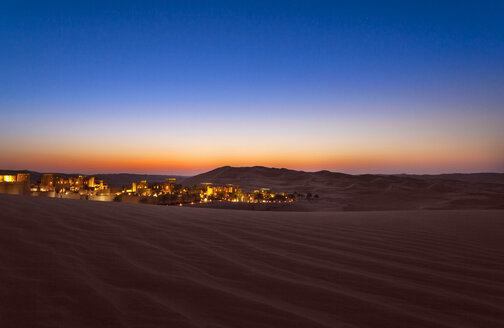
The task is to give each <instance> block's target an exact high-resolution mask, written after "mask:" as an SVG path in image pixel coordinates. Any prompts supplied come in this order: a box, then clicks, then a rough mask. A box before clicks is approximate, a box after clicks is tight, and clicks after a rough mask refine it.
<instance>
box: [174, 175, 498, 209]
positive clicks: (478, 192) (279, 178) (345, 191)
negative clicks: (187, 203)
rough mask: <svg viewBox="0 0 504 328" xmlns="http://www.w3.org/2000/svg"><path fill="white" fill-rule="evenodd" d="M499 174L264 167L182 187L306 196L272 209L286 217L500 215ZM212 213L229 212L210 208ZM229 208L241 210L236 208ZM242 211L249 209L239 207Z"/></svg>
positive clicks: (189, 182) (195, 180)
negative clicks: (428, 212) (207, 185)
mask: <svg viewBox="0 0 504 328" xmlns="http://www.w3.org/2000/svg"><path fill="white" fill-rule="evenodd" d="M503 181H504V174H501V173H487V174H441V175H412V176H410V175H379V174H362V175H350V174H344V173H337V172H329V171H318V172H304V171H296V170H289V169H278V168H269V167H263V166H254V167H231V166H223V167H219V168H217V169H215V170H212V171H209V172H206V173H202V174H199V175H196V176H194V177H191V178H187V179H185V180H183V181H182V183H183V184H184V185H186V186H191V185H199V184H200V183H202V182H212V183H215V184H217V185H225V184H228V183H230V184H238V185H239V186H240V187H242V188H243V189H244V190H247V191H251V190H254V189H259V188H261V187H268V188H271V189H272V190H274V191H277V192H282V191H283V192H289V193H293V192H297V193H301V194H303V195H305V196H306V195H307V194H308V193H311V194H312V195H313V196H315V195H317V196H318V197H316V199H315V198H313V197H312V199H311V200H310V201H306V198H304V199H303V198H301V201H298V202H296V203H295V204H291V206H285V207H284V206H280V207H274V206H273V207H272V208H271V210H287V211H293V210H294V211H389V210H424V209H445V210H447V209H504V183H503ZM211 205H212V206H213V207H217V208H228V207H232V206H229V205H226V204H219V203H214V204H211ZM233 206H235V207H236V206H241V205H239V204H237V205H233ZM242 207H243V208H248V207H250V206H248V205H244V206H242Z"/></svg>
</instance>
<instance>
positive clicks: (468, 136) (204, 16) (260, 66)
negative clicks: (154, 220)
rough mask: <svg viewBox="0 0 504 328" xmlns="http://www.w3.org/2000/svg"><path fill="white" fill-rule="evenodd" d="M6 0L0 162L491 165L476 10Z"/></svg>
mask: <svg viewBox="0 0 504 328" xmlns="http://www.w3.org/2000/svg"><path fill="white" fill-rule="evenodd" d="M6 6H7V7H8V8H7V9H4V12H3V14H2V15H3V19H2V21H3V22H4V23H3V24H4V27H3V28H2V29H1V32H0V49H1V50H2V51H0V58H1V60H2V63H3V64H4V69H3V73H2V74H1V75H0V83H1V85H2V93H1V95H0V113H1V114H2V119H1V130H0V148H1V156H0V168H3V169H30V170H38V171H44V172H80V173H98V172H133V173H136V172H138V173H167V174H182V175H192V174H196V173H201V172H204V171H207V170H210V169H213V168H215V167H218V166H224V165H231V166H254V165H263V166H272V167H288V168H293V169H301V170H308V171H316V170H331V171H341V172H348V173H443V172H483V171H485V172H489V171H491V172H503V171H504V129H503V128H502V127H503V126H504V112H503V108H504V96H503V95H504V61H503V60H502V58H504V41H503V38H502V30H504V26H503V25H502V24H503V23H502V20H501V18H500V17H499V15H497V12H499V11H498V10H491V9H492V8H487V7H488V6H490V5H487V6H485V5H481V6H480V7H478V8H472V6H469V5H464V4H460V6H459V7H458V8H451V7H450V6H444V7H443V6H442V5H439V4H436V5H435V6H436V8H435V9H434V8H430V7H429V6H426V5H423V6H421V7H420V6H416V5H411V4H410V5H406V4H402V3H399V4H398V5H397V6H396V8H395V10H393V11H390V10H388V9H387V8H386V6H381V7H379V6H377V5H373V4H372V3H366V4H365V5H364V4H360V6H357V5H355V6H354V5H351V4H345V5H343V4H341V5H336V4H333V3H331V2H327V3H325V2H324V3H323V4H321V5H320V6H318V7H317V8H315V7H312V6H311V5H309V3H308V2H307V3H306V4H304V5H302V4H293V5H292V6H288V7H283V6H280V4H279V3H272V4H271V8H267V7H261V6H259V5H254V4H253V2H252V3H248V4H247V5H245V4H239V3H233V2H231V3H228V4H227V5H226V6H217V7H212V4H210V3H208V4H207V5H206V6H199V7H197V8H196V7H191V6H190V5H188V4H186V3H184V2H180V3H177V4H175V3H171V4H167V5H164V6H162V7H159V6H157V7H156V8H155V9H154V8H151V7H150V6H149V5H143V6H140V7H139V6H138V5H135V6H134V5H132V4H129V3H128V2H124V3H122V5H121V7H120V8H119V9H117V7H116V9H114V10H112V9H111V7H109V6H108V5H105V4H101V3H95V4H94V5H92V6H91V5H87V4H86V3H85V2H84V3H81V4H76V3H73V2H71V3H59V2H55V3H53V4H52V5H44V6H43V7H42V6H41V5H38V4H37V2H34V3H33V4H32V5H31V6H28V5H20V4H17V3H16V2H8V4H7V5H6ZM279 6H280V7H279ZM432 6H434V4H433V5H432ZM203 7H205V8H203ZM277 7H278V8H277ZM490 7H491V6H490ZM300 13H302V14H303V16H300ZM405 17H407V18H408V21H407V24H406V25H401V24H403V22H404V21H405ZM364 18H366V19H364ZM356 22H361V23H359V24H357V23H356ZM119 32H120V33H119ZM482 40H486V42H483V41H482ZM33 54H37V55H36V56H34V55H33Z"/></svg>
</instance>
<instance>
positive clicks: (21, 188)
mask: <svg viewBox="0 0 504 328" xmlns="http://www.w3.org/2000/svg"><path fill="white" fill-rule="evenodd" d="M0 193H2V194H15V195H27V194H30V174H28V173H19V174H17V175H11V174H7V175H0Z"/></svg>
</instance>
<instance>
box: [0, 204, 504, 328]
mask: <svg viewBox="0 0 504 328" xmlns="http://www.w3.org/2000/svg"><path fill="white" fill-rule="evenodd" d="M0 206H1V209H2V211H1V212H0V231H1V232H2V233H1V234H0V260H1V263H2V265H1V267H0V326H1V327H289V328H290V327H457V328H460V327H503V326H504V315H503V313H504V211H502V210H473V211H471V210H465V211H461V210H450V211H394V212H392V211H381V212H304V213H301V212H299V213H298V212H265V211H262V212H261V211H236V210H219V209H202V208H185V207H181V208H179V207H166V206H155V205H142V204H121V203H101V202H92V201H81V200H66V199H50V198H40V197H29V196H14V195H0Z"/></svg>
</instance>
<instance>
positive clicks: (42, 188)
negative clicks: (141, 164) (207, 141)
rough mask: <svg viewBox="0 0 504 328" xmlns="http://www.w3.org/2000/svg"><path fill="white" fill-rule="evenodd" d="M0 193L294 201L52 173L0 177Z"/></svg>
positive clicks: (187, 201)
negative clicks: (119, 183) (112, 184)
mask: <svg viewBox="0 0 504 328" xmlns="http://www.w3.org/2000/svg"><path fill="white" fill-rule="evenodd" d="M0 193H5V194H16V195H31V196H42V197H52V198H69V199H85V200H95V201H116V202H124V203H147V204H158V205H178V206H183V205H194V204H196V203H211V202H214V201H219V202H233V203H289V202H293V201H294V199H295V195H294V194H288V193H284V192H273V191H272V190H270V189H269V188H260V189H258V190H254V191H251V192H244V191H243V190H242V189H241V188H239V187H238V186H235V185H232V184H227V185H225V186H214V185H213V184H212V183H202V184H200V185H199V186H191V187H187V186H182V185H181V184H177V181H176V179H175V178H168V179H165V181H164V182H162V183H159V182H154V183H149V182H147V181H146V180H143V181H140V182H132V183H131V184H130V185H125V186H121V187H110V186H109V185H108V184H107V182H106V181H104V180H100V179H97V178H96V177H93V176H85V175H79V176H73V177H72V176H70V177H69V176H65V177H63V176H60V175H58V174H53V173H45V174H42V178H41V179H40V181H36V182H35V183H31V181H30V174H29V173H17V174H7V175H0Z"/></svg>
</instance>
